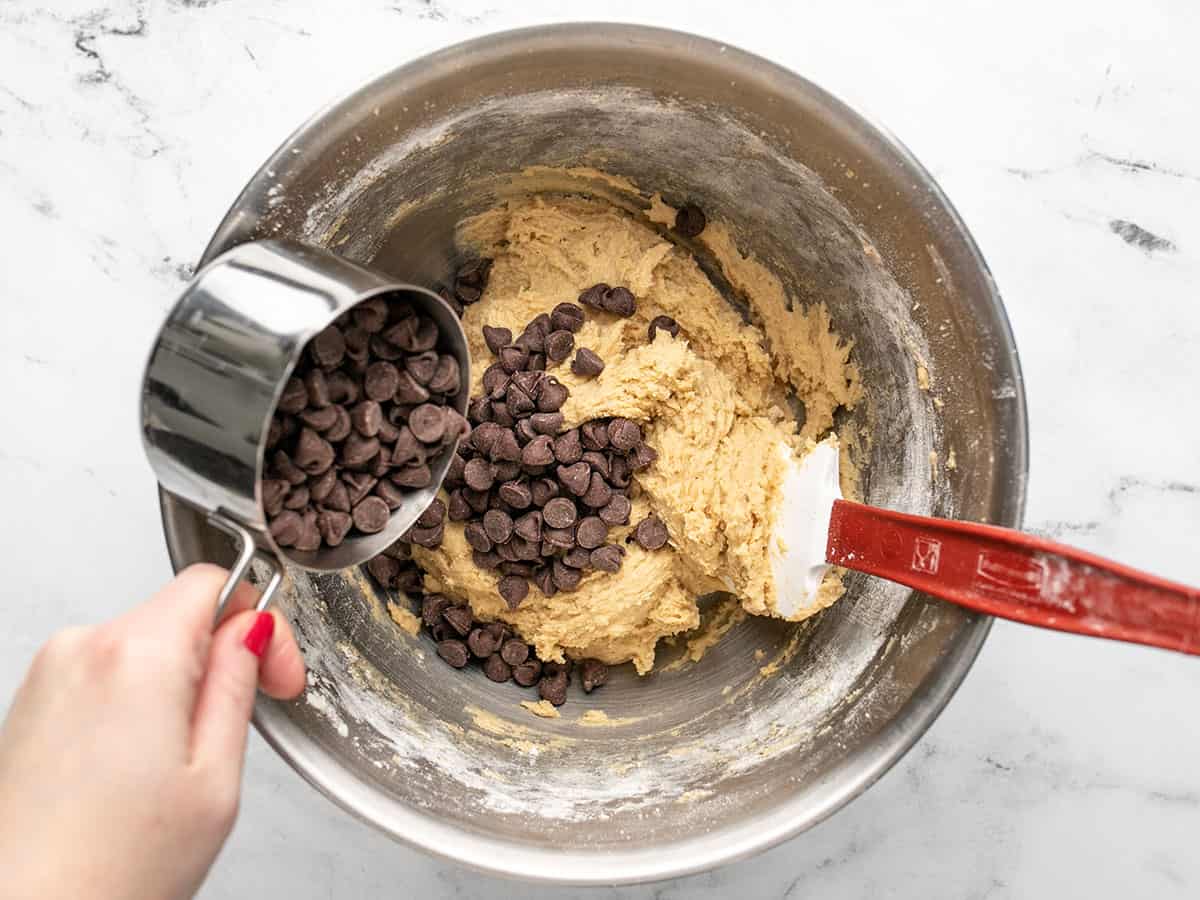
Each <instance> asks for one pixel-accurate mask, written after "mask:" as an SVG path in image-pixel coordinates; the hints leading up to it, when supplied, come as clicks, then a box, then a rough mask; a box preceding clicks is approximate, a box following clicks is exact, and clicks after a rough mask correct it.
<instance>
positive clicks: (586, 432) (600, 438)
mask: <svg viewBox="0 0 1200 900" xmlns="http://www.w3.org/2000/svg"><path fill="white" fill-rule="evenodd" d="M579 439H580V442H581V443H582V444H583V447H584V449H585V450H593V451H594V450H603V449H604V448H605V447H607V446H608V424H607V423H605V422H601V421H591V422H584V423H583V426H582V427H581V428H580V429H579Z"/></svg>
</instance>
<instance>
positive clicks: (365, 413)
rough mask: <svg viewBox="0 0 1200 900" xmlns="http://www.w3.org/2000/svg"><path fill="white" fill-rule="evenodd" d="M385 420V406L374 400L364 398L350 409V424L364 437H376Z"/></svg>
mask: <svg viewBox="0 0 1200 900" xmlns="http://www.w3.org/2000/svg"><path fill="white" fill-rule="evenodd" d="M383 422H384V419H383V407H382V406H380V405H379V403H377V402H376V401H374V400H364V401H362V402H361V403H358V404H356V405H355V406H354V408H353V409H352V410H350V424H351V425H353V426H354V430H355V431H357V432H358V433H359V434H361V435H362V436H363V437H375V436H376V435H377V434H379V429H380V427H381V426H382V425H383Z"/></svg>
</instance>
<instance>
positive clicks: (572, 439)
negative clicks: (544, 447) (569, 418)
mask: <svg viewBox="0 0 1200 900" xmlns="http://www.w3.org/2000/svg"><path fill="white" fill-rule="evenodd" d="M554 458H555V460H557V461H558V462H560V463H562V464H563V465H568V466H569V465H572V464H573V463H577V462H579V460H580V459H582V458H583V445H582V443H581V442H580V434H579V429H578V428H572V429H571V430H570V431H565V432H563V433H562V434H560V435H559V436H558V437H556V438H555V439H554Z"/></svg>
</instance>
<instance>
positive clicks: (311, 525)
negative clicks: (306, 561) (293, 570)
mask: <svg viewBox="0 0 1200 900" xmlns="http://www.w3.org/2000/svg"><path fill="white" fill-rule="evenodd" d="M300 522H301V530H300V537H299V538H297V539H296V543H295V544H293V545H292V546H294V547H295V548H296V549H297V550H304V551H310V550H316V549H317V548H319V547H320V546H321V531H320V529H319V528H317V511H316V510H315V509H310V510H309V511H308V512H306V513H304V514H303V515H302V516H301V517H300Z"/></svg>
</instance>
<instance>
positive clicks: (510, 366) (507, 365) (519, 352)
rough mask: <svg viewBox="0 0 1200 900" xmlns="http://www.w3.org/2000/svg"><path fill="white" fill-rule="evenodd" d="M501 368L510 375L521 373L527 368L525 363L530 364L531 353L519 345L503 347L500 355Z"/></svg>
mask: <svg viewBox="0 0 1200 900" xmlns="http://www.w3.org/2000/svg"><path fill="white" fill-rule="evenodd" d="M498 355H499V357H500V368H501V369H503V370H504V371H505V372H507V373H508V374H509V375H511V374H513V372H519V371H520V370H521V369H523V368H525V363H527V362H529V351H528V350H527V349H526V348H524V347H522V346H521V345H519V344H509V345H508V346H507V347H501V348H500V353H499V354H498Z"/></svg>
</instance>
